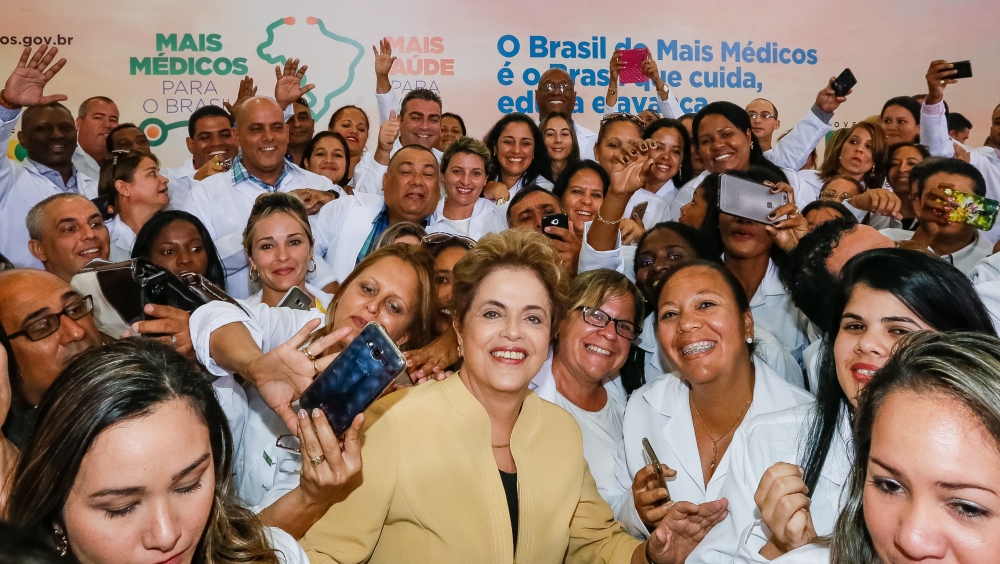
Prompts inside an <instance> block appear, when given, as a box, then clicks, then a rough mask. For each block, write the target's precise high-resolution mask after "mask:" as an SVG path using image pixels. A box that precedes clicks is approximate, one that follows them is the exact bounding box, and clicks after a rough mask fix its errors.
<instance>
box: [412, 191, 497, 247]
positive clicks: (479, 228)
mask: <svg viewBox="0 0 1000 564" xmlns="http://www.w3.org/2000/svg"><path fill="white" fill-rule="evenodd" d="M469 219H471V220H472V221H471V222H470V223H469V232H468V233H459V232H458V231H457V230H456V229H455V227H454V226H452V225H451V224H450V223H449V222H448V220H447V218H445V216H444V198H442V199H441V200H440V201H439V202H438V206H437V209H436V210H434V213H432V214H431V216H430V217H429V218H427V233H451V234H452V235H464V236H466V237H468V238H470V239H474V240H476V241H478V240H479V239H480V238H481V237H482V236H483V235H486V234H487V233H500V232H501V231H504V230H506V229H507V218H506V217H504V214H503V213H502V212H501V211H500V208H498V207H497V205H496V204H494V203H493V202H491V201H490V200H487V199H486V198H479V200H477V201H476V204H475V206H474V207H473V208H472V217H471V218H469Z"/></svg>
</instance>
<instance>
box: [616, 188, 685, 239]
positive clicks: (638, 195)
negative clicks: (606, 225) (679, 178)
mask: <svg viewBox="0 0 1000 564" xmlns="http://www.w3.org/2000/svg"><path fill="white" fill-rule="evenodd" d="M677 192H678V190H677V187H676V186H674V181H673V180H668V181H667V182H666V184H664V185H663V186H660V189H659V190H657V191H656V192H650V191H649V190H646V189H645V188H639V190H637V191H636V192H635V193H634V194H632V197H631V198H629V200H628V204H627V205H626V206H625V215H624V217H632V210H634V209H635V206H637V205H639V204H641V203H643V202H649V203H648V204H647V205H646V213H645V214H644V215H643V216H642V225H643V226H644V227H645V228H646V230H647V231H648V230H649V229H650V228H652V227H653V226H654V225H656V224H657V223H660V222H661V221H666V220H667V216H668V215H670V204H672V203H673V201H674V198H675V197H677Z"/></svg>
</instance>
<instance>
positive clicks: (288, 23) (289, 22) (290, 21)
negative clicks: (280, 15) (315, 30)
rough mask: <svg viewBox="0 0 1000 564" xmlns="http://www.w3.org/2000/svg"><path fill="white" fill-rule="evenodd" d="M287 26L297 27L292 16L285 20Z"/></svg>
mask: <svg viewBox="0 0 1000 564" xmlns="http://www.w3.org/2000/svg"><path fill="white" fill-rule="evenodd" d="M285 25H295V18H293V17H292V16H288V17H287V18H285Z"/></svg>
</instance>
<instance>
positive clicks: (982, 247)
mask: <svg viewBox="0 0 1000 564" xmlns="http://www.w3.org/2000/svg"><path fill="white" fill-rule="evenodd" d="M879 233H881V234H883V235H885V236H886V237H888V238H890V239H892V240H893V241H909V240H910V239H912V238H913V234H914V231H907V230H905V229H882V230H880V231H879ZM992 254H993V242H992V241H990V239H989V237H988V236H987V234H986V233H985V232H984V231H979V230H976V240H975V241H973V242H971V243H969V244H968V245H966V246H964V247H962V248H961V249H959V250H957V251H955V252H954V253H951V254H950V255H941V258H942V259H943V260H946V261H948V262H949V263H951V265H952V266H954V267H955V268H957V269H959V270H960V271H962V274H964V275H966V276H972V275H973V274H974V273H975V272H976V265H978V264H979V261H980V260H982V259H984V258H986V257H988V256H990V255H992Z"/></svg>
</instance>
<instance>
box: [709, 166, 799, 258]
mask: <svg viewBox="0 0 1000 564" xmlns="http://www.w3.org/2000/svg"><path fill="white" fill-rule="evenodd" d="M775 168H776V167H773V165H772V167H761V166H756V165H752V166H751V167H750V168H749V169H747V170H731V171H729V172H727V173H726V174H728V175H730V176H735V177H738V178H742V179H744V180H749V181H751V182H757V183H764V182H774V183H775V184H777V183H778V182H785V175H784V174H781V170H780V169H779V170H778V171H777V172H775ZM721 178H722V177H721V175H720V174H718V173H712V174H709V175H708V176H706V177H705V180H703V181H702V196H703V197H704V198H705V202H707V204H708V211H707V212H705V221H703V222H702V224H701V227H700V228H699V229H698V230H699V231H701V233H702V235H703V236H704V237H705V240H706V241H708V242H709V244H710V245H713V246H715V248H717V249H718V250H719V252H720V253H723V252H725V250H726V249H725V245H723V243H722V233H721V232H720V230H719V214H721V213H722V210H721V209H720V208H719V185H720V182H721ZM770 256H771V260H773V261H774V264H775V266H777V267H778V268H779V269H780V268H782V267H784V266H785V265H786V264H787V262H788V254H787V253H786V252H785V251H783V250H782V249H781V248H780V247H778V245H775V244H772V245H771V251H770Z"/></svg>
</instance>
